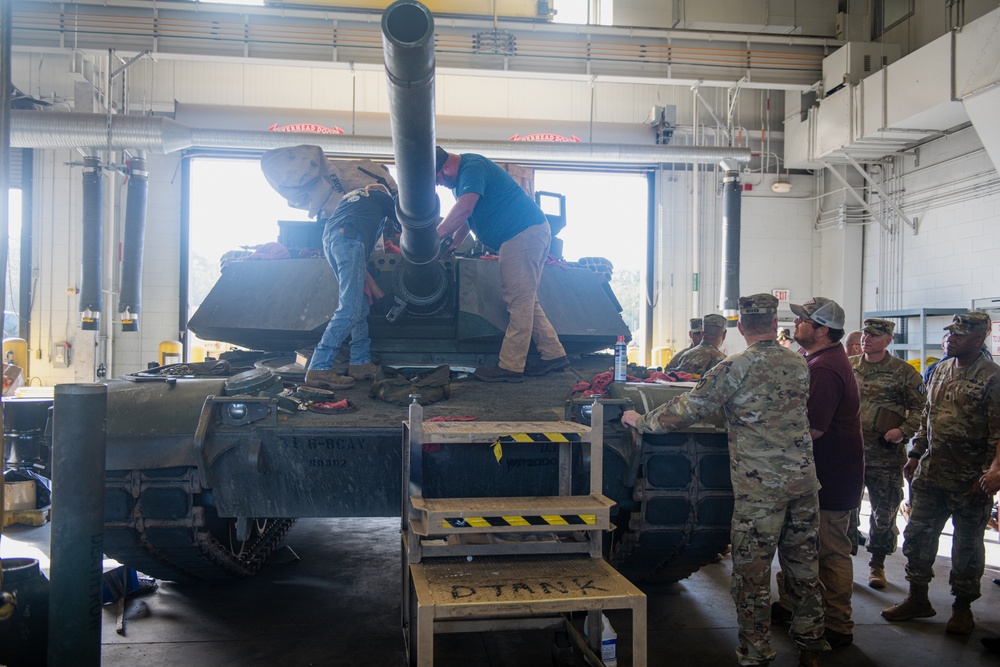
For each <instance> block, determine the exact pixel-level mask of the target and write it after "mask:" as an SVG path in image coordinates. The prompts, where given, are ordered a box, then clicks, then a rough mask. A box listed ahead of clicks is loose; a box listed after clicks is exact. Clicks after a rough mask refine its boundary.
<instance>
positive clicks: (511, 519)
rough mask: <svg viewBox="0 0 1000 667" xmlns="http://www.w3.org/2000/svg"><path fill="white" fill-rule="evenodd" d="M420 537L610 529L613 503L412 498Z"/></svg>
mask: <svg viewBox="0 0 1000 667" xmlns="http://www.w3.org/2000/svg"><path fill="white" fill-rule="evenodd" d="M412 505H413V509H414V510H415V511H416V512H417V513H418V516H417V517H414V518H413V519H412V520H411V527H412V530H413V532H414V533H416V534H417V535H424V536H427V535H449V534H465V533H519V532H537V531H546V532H554V531H580V530H601V531H603V530H610V525H611V518H610V510H611V508H612V507H613V506H614V501H612V500H611V499H610V498H607V497H606V496H604V495H600V494H597V495H590V496H529V497H511V498H422V497H419V496H414V497H413V498H412Z"/></svg>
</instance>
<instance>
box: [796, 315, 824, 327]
mask: <svg viewBox="0 0 1000 667" xmlns="http://www.w3.org/2000/svg"><path fill="white" fill-rule="evenodd" d="M792 321H793V322H795V324H811V325H812V326H813V327H819V326H821V325H819V324H817V323H816V322H815V321H814V320H810V319H809V318H808V317H796V318H795V319H794V320H792Z"/></svg>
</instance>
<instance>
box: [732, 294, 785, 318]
mask: <svg viewBox="0 0 1000 667" xmlns="http://www.w3.org/2000/svg"><path fill="white" fill-rule="evenodd" d="M777 312H778V297H776V296H774V295H773V294H763V293H761V294H751V295H750V296H741V297H740V315H764V314H767V313H777Z"/></svg>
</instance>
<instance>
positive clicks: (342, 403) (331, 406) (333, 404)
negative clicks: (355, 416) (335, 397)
mask: <svg viewBox="0 0 1000 667" xmlns="http://www.w3.org/2000/svg"><path fill="white" fill-rule="evenodd" d="M313 405H314V406H316V407H317V408H319V409H320V410H340V409H341V408H346V407H347V399H346V398H342V399H340V400H339V401H317V402H315V403H313Z"/></svg>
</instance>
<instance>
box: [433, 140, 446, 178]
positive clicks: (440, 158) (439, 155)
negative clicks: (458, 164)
mask: <svg viewBox="0 0 1000 667" xmlns="http://www.w3.org/2000/svg"><path fill="white" fill-rule="evenodd" d="M447 161H448V151H446V150H445V149H443V148H441V147H440V146H435V147H434V173H435V174H437V173H438V172H440V171H441V168H442V167H444V163H445V162H447Z"/></svg>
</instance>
